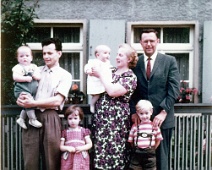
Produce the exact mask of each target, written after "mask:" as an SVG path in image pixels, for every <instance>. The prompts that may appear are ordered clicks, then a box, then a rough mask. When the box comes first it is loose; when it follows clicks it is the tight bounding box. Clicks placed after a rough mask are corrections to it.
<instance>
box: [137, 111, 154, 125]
mask: <svg viewBox="0 0 212 170" xmlns="http://www.w3.org/2000/svg"><path fill="white" fill-rule="evenodd" d="M137 114H138V117H139V118H140V120H141V122H147V121H149V120H150V118H151V115H152V110H150V109H142V110H137Z"/></svg>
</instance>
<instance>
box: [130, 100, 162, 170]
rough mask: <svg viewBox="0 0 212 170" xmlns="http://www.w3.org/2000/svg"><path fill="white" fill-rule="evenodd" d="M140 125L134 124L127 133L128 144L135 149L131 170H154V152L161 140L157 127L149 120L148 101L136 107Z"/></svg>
mask: <svg viewBox="0 0 212 170" xmlns="http://www.w3.org/2000/svg"><path fill="white" fill-rule="evenodd" d="M136 113H137V114H138V117H139V119H140V123H134V124H133V125H132V128H131V130H130V133H129V138H128V142H129V143H130V144H131V146H133V147H134V148H135V152H134V154H133V155H132V157H131V160H130V168H131V169H132V170H135V169H136V170H137V169H142V170H145V169H148V170H150V169H151V170H156V153H155V150H156V148H157V147H158V146H159V144H160V141H161V140H163V137H162V135H161V131H160V128H159V127H155V126H153V123H152V121H151V120H150V118H151V116H152V113H153V106H152V104H151V102H150V101H148V100H140V101H139V102H138V103H137V105H136Z"/></svg>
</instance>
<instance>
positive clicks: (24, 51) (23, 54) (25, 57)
mask: <svg viewBox="0 0 212 170" xmlns="http://www.w3.org/2000/svg"><path fill="white" fill-rule="evenodd" d="M17 59H18V62H19V63H20V64H21V65H24V66H28V65H30V63H31V62H32V52H31V50H30V49H29V48H28V47H20V48H19V49H18V51H17Z"/></svg>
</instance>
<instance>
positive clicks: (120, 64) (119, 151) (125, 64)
mask: <svg viewBox="0 0 212 170" xmlns="http://www.w3.org/2000/svg"><path fill="white" fill-rule="evenodd" d="M137 60H138V57H137V53H136V51H135V50H134V49H133V48H132V47H131V46H129V45H128V44H122V45H120V46H119V49H118V53H117V57H116V66H117V67H116V68H115V69H114V70H113V71H112V77H111V76H109V75H110V74H108V73H107V72H106V71H104V70H102V69H101V68H93V73H92V75H94V76H96V77H99V78H100V80H101V82H102V83H103V84H104V87H105V90H106V92H105V93H103V94H102V95H101V97H100V99H99V100H98V101H97V103H96V111H95V113H94V115H93V137H94V141H93V142H94V168H96V169H102V170H123V169H124V168H125V164H126V141H127V137H128V132H129V128H130V110H129V103H128V102H129V99H130V97H131V95H132V94H133V92H134V90H135V88H136V85H137V77H136V76H135V75H134V73H133V72H132V70H131V68H133V67H135V65H136V63H137ZM107 75H108V76H107Z"/></svg>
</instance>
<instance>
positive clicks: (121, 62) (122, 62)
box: [116, 48, 130, 68]
mask: <svg viewBox="0 0 212 170" xmlns="http://www.w3.org/2000/svg"><path fill="white" fill-rule="evenodd" d="M129 61H130V60H129V58H128V57H127V50H126V49H125V48H119V49H118V53H117V56H116V66H117V68H123V67H128V64H129Z"/></svg>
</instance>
